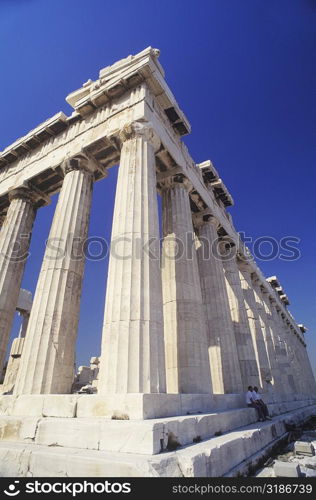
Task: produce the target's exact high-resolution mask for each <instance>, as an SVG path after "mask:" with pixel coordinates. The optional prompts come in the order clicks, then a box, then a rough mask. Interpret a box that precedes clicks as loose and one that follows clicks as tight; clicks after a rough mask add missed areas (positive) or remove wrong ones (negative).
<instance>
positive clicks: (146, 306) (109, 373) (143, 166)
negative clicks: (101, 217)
mask: <svg viewBox="0 0 316 500" xmlns="http://www.w3.org/2000/svg"><path fill="white" fill-rule="evenodd" d="M120 138H121V141H122V142H123V145H122V150H121V160H120V166H119V173H118V180H117V188H116V198H115V207H114V216H113V226H112V243H111V254H110V261H109V270H108V281H107V293H106V304H105V314H104V324H103V333H102V354H101V362H100V373H99V382H98V392H99V393H102V394H104V393H131V392H132V393H162V392H165V391H166V382H165V362H164V343H163V309H162V287H161V273H160V259H159V253H160V252H159V225H158V205H157V191H156V168H155V154H154V153H155V147H157V146H158V145H159V141H158V142H157V140H158V139H157V137H156V135H155V133H154V131H153V130H152V129H151V128H150V124H148V123H140V122H136V123H132V124H130V125H127V126H125V127H124V128H123V130H121V133H120Z"/></svg>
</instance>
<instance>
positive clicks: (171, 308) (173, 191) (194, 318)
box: [162, 175, 212, 394]
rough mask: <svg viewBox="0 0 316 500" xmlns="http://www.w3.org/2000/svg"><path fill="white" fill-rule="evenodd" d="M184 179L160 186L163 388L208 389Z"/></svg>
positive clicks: (192, 391)
mask: <svg viewBox="0 0 316 500" xmlns="http://www.w3.org/2000/svg"><path fill="white" fill-rule="evenodd" d="M190 188H191V186H190V184H189V183H188V181H187V180H186V179H185V178H184V177H183V176H182V175H179V176H177V177H175V178H169V179H168V180H167V181H165V183H164V185H163V186H162V213H163V245H162V283H163V301H164V324H165V346H166V373H167V390H168V392H171V393H187V394H198V393H200V394H208V393H211V390H212V387H211V373H210V364H209V356H208V343H207V333H206V321H205V317H204V310H203V301H202V292H201V283H200V278H199V269H198V262H197V255H196V248H195V237H194V231H193V224H192V214H191V207H190V198H189V190H190Z"/></svg>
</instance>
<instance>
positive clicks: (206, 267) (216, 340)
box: [195, 215, 250, 394]
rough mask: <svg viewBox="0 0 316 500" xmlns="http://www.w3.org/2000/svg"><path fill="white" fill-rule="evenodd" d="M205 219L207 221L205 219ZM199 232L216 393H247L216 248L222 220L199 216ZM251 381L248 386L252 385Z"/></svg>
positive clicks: (200, 260) (209, 348)
mask: <svg viewBox="0 0 316 500" xmlns="http://www.w3.org/2000/svg"><path fill="white" fill-rule="evenodd" d="M204 219H205V220H204ZM195 224H196V226H197V227H198V232H199V244H200V246H199V248H198V251H197V255H198V263H199V271H200V280H201V289H202V297H203V303H204V312H205V317H206V324H207V341H208V351H209V358H210V369H211V377H212V387H213V392H214V393H218V394H225V393H226V394H227V393H239V392H243V390H244V389H243V384H242V379H241V371H240V364H239V360H238V353H237V341H236V338H235V333H234V327H233V322H232V318H231V309H230V305H229V301H228V295H227V291H226V286H225V277H224V270H223V264H222V261H221V259H220V256H219V255H216V253H215V251H214V249H215V248H216V244H217V238H218V235H217V228H218V225H219V223H218V221H217V220H216V219H214V217H211V216H209V215H208V216H204V218H203V217H202V218H201V217H196V219H195ZM249 383H250V382H249V381H248V385H249Z"/></svg>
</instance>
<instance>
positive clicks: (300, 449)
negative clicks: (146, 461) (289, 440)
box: [294, 441, 315, 457]
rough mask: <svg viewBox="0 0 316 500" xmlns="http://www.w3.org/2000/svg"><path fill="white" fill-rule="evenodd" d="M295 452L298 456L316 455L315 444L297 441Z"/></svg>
mask: <svg viewBox="0 0 316 500" xmlns="http://www.w3.org/2000/svg"><path fill="white" fill-rule="evenodd" d="M294 451H295V454H296V455H308V456H310V457H312V456H313V455H315V449H314V446H313V444H312V443H309V442H307V441H296V442H295V444H294Z"/></svg>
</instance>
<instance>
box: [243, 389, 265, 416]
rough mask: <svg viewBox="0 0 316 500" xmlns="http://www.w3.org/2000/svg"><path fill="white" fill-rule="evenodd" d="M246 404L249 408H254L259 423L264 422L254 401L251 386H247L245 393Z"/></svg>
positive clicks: (259, 407)
mask: <svg viewBox="0 0 316 500" xmlns="http://www.w3.org/2000/svg"><path fill="white" fill-rule="evenodd" d="M246 404H247V406H248V407H249V408H255V410H256V412H257V415H258V418H259V422H263V421H264V420H265V417H264V413H263V410H262V407H261V405H260V404H259V403H256V401H255V398H254V394H253V387H252V385H249V387H248V392H247V393H246Z"/></svg>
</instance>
